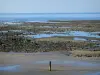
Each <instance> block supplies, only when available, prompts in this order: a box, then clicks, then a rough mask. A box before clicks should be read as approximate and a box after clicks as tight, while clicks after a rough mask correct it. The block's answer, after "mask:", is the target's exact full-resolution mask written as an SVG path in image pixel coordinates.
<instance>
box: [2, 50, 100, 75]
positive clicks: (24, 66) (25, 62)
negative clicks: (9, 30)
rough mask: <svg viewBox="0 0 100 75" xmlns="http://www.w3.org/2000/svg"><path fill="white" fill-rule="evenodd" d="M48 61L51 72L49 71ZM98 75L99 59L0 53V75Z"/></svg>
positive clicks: (99, 74) (42, 53)
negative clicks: (50, 65)
mask: <svg viewBox="0 0 100 75" xmlns="http://www.w3.org/2000/svg"><path fill="white" fill-rule="evenodd" d="M49 61H51V64H52V67H51V69H52V71H49ZM62 74H63V75H91V74H92V75H100V60H99V58H96V57H95V58H92V57H90V58H83V57H82V58H75V57H72V56H66V55H64V54H63V53H60V52H57V51H55V52H37V53H10V52H9V53H5V52H1V53H0V75H62Z"/></svg>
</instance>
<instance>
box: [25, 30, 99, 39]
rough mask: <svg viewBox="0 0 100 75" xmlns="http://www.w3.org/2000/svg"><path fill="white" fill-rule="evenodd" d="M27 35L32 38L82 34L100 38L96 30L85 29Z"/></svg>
mask: <svg viewBox="0 0 100 75" xmlns="http://www.w3.org/2000/svg"><path fill="white" fill-rule="evenodd" d="M99 33H100V32H99ZM25 36H26V37H32V38H48V37H54V36H74V37H78V36H82V37H95V38H100V36H98V35H96V32H95V33H94V32H93V33H92V32H84V31H66V32H56V33H51V34H45V33H42V34H36V35H25ZM78 39H79V40H84V39H82V38H74V40H78Z"/></svg>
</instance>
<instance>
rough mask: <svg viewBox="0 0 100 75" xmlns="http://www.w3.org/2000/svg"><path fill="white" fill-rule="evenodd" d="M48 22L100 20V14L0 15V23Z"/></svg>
mask: <svg viewBox="0 0 100 75" xmlns="http://www.w3.org/2000/svg"><path fill="white" fill-rule="evenodd" d="M49 20H65V21H66V20H100V13H0V22H47V21H49Z"/></svg>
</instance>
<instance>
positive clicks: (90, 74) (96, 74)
mask: <svg viewBox="0 0 100 75" xmlns="http://www.w3.org/2000/svg"><path fill="white" fill-rule="evenodd" d="M86 75H100V72H95V73H89V74H86Z"/></svg>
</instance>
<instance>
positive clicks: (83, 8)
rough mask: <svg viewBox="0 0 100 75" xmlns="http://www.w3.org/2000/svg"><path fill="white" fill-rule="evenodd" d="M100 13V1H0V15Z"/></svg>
mask: <svg viewBox="0 0 100 75" xmlns="http://www.w3.org/2000/svg"><path fill="white" fill-rule="evenodd" d="M83 12H86V13H87V12H94V13H95V12H100V0H0V13H83Z"/></svg>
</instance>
